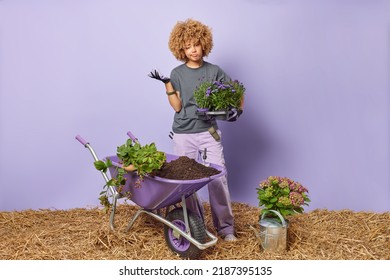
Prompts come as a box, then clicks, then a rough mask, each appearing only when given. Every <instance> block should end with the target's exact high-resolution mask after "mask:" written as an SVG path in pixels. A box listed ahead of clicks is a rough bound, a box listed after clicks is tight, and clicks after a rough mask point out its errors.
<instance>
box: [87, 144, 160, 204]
mask: <svg viewBox="0 0 390 280" xmlns="http://www.w3.org/2000/svg"><path fill="white" fill-rule="evenodd" d="M117 156H118V158H119V160H120V161H121V162H122V164H123V168H120V167H117V175H116V176H115V177H114V178H111V179H110V180H109V181H108V182H107V183H106V185H105V186H104V189H103V191H102V192H101V193H100V197H99V200H100V203H101V204H102V205H103V206H104V207H105V210H108V208H109V207H110V206H111V203H110V202H109V200H108V198H107V187H108V186H114V187H115V188H116V189H117V190H118V192H119V193H120V192H121V191H122V188H123V186H124V185H125V184H126V178H125V176H124V175H125V174H126V173H127V172H132V171H136V172H137V174H138V176H139V179H138V181H137V184H138V185H139V187H140V186H141V182H142V180H143V177H144V176H145V175H146V174H150V173H151V172H153V171H156V170H159V169H160V168H161V167H162V166H163V164H164V163H165V161H166V155H165V153H164V152H161V151H159V150H157V147H156V145H155V143H151V144H146V145H141V144H140V143H138V141H134V140H132V139H127V141H126V143H125V144H123V145H121V146H119V147H118V148H117ZM94 165H95V168H96V169H97V170H100V171H102V172H106V171H107V169H108V168H110V167H112V166H113V165H112V162H111V160H110V159H106V160H105V161H102V160H99V161H95V162H94ZM130 195H131V194H127V196H130Z"/></svg>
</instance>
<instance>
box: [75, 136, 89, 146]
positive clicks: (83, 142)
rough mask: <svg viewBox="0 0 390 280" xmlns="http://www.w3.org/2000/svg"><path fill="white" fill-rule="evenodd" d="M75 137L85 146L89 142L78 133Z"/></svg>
mask: <svg viewBox="0 0 390 280" xmlns="http://www.w3.org/2000/svg"><path fill="white" fill-rule="evenodd" d="M76 139H77V140H78V141H79V142H80V143H81V144H83V145H84V146H86V145H87V144H89V142H88V141H86V140H84V139H83V137H81V136H80V135H77V136H76Z"/></svg>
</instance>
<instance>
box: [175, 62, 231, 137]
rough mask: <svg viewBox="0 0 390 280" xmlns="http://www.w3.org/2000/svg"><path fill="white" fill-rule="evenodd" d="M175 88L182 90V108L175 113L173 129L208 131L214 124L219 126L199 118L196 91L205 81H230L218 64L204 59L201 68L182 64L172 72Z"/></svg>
mask: <svg viewBox="0 0 390 280" xmlns="http://www.w3.org/2000/svg"><path fill="white" fill-rule="evenodd" d="M170 78H171V83H172V85H173V88H174V89H175V90H177V91H179V92H180V98H181V103H182V108H181V110H180V112H177V113H175V116H174V120H173V125H172V129H173V132H175V133H198V132H204V131H207V130H208V129H209V128H210V127H211V126H212V125H214V126H215V127H217V124H216V122H215V121H203V120H198V118H197V115H196V109H197V107H196V103H195V100H194V91H195V89H196V87H197V86H198V85H199V84H200V83H201V82H204V81H209V82H214V81H219V80H221V79H222V80H223V81H229V80H230V77H229V76H228V75H227V74H226V73H225V72H224V71H223V70H222V69H221V68H220V67H219V66H217V65H214V64H211V63H209V62H206V61H204V62H203V65H202V66H201V67H199V68H195V69H194V68H190V67H188V66H187V65H185V64H181V65H179V66H177V67H176V68H174V69H173V70H172V72H171V76H170Z"/></svg>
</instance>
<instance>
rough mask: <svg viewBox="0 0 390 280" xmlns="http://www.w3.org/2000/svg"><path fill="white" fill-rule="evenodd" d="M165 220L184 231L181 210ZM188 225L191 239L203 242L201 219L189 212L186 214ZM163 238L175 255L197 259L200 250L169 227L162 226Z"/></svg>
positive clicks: (175, 210)
mask: <svg viewBox="0 0 390 280" xmlns="http://www.w3.org/2000/svg"><path fill="white" fill-rule="evenodd" d="M166 219H167V220H168V221H170V222H171V223H172V224H174V225H175V226H177V227H178V228H180V229H181V230H182V231H184V232H185V231H186V225H185V222H184V214H183V208H176V209H174V210H172V211H171V212H169V213H168V215H167V217H166ZM188 223H189V227H190V232H191V237H192V238H194V239H195V240H197V241H199V242H204V241H205V240H206V238H207V234H206V228H205V225H204V222H203V221H202V219H201V218H200V217H198V216H196V215H194V214H192V213H190V212H188ZM164 236H165V240H166V242H167V244H168V247H169V248H170V249H171V250H172V251H173V252H175V253H177V254H179V255H180V257H181V258H184V259H197V258H199V256H200V254H201V253H202V250H201V249H199V248H198V247H196V246H195V245H194V244H192V243H191V242H190V241H188V240H187V239H186V238H185V237H183V236H181V235H180V234H179V233H178V232H177V231H175V230H173V229H172V228H170V227H169V226H167V225H165V226H164Z"/></svg>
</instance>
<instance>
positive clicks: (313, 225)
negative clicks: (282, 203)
mask: <svg viewBox="0 0 390 280" xmlns="http://www.w3.org/2000/svg"><path fill="white" fill-rule="evenodd" d="M137 210H138V207H137V206H133V205H119V206H118V207H117V212H116V214H115V222H116V230H115V231H111V230H110V228H109V215H108V214H104V213H103V211H102V210H101V209H100V208H92V209H71V210H52V209H42V210H37V211H33V210H25V211H15V212H0V234H1V236H2V239H1V242H0V259H3V260H63V259H73V260H118V259H121V260H122V259H123V260H126V259H134V260H148V259H153V260H166V259H170V260H173V259H180V257H178V256H177V255H175V254H174V253H172V252H171V251H170V250H169V249H168V246H167V245H166V242H165V239H164V234H163V224H162V223H160V222H158V221H157V220H155V219H153V218H152V217H150V216H148V215H143V216H140V217H139V218H138V220H137V221H136V222H135V224H134V225H133V227H132V228H131V230H130V231H129V232H125V229H126V227H127V223H128V221H129V220H130V219H131V217H132V216H133V215H134V214H135V212H136V211H137ZM205 210H206V213H208V214H207V216H206V226H207V228H208V229H209V230H210V231H211V232H212V233H214V234H215V231H214V230H213V228H212V222H211V217H210V207H209V205H208V204H205ZM233 213H234V215H235V221H236V231H237V236H238V241H236V242H224V241H223V240H219V241H218V243H217V244H216V245H215V246H213V247H210V248H208V249H206V250H204V252H203V253H202V255H201V258H202V259H205V260H225V259H230V260H232V259H239V260H253V259H270V260H278V259H280V260H341V259H343V260H389V259H390V228H389V221H390V212H385V213H371V212H353V211H350V210H343V211H328V210H320V209H318V210H315V211H312V212H309V213H304V214H300V215H296V216H293V217H291V218H290V226H289V228H288V245H287V247H288V248H287V250H286V251H285V252H282V253H274V252H268V251H263V250H262V249H261V246H260V240H259V238H258V237H257V236H256V234H255V232H254V231H253V230H252V228H255V229H259V226H258V215H259V209H258V208H257V207H252V206H249V205H246V204H243V203H233Z"/></svg>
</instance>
